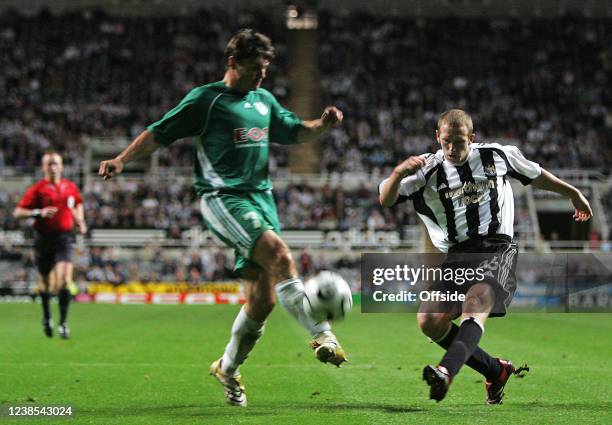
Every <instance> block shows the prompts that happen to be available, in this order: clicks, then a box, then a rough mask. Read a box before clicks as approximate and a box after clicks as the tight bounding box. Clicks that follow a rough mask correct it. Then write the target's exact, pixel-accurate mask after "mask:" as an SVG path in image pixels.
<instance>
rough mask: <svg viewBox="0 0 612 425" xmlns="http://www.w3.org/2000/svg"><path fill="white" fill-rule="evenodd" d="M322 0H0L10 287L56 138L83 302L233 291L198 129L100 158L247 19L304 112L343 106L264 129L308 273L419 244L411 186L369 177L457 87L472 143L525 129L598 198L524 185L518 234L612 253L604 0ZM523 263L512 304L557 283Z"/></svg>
mask: <svg viewBox="0 0 612 425" xmlns="http://www.w3.org/2000/svg"><path fill="white" fill-rule="evenodd" d="M327 3H328V2H321V4H320V5H319V6H320V7H319V8H317V7H316V5H315V2H312V1H297V2H293V3H291V2H289V3H287V2H281V1H270V0H268V1H259V2H255V3H254V2H241V1H237V0H233V1H225V2H224V5H225V7H224V8H223V9H221V8H219V7H217V6H214V4H215V2H212V1H193V0H183V1H177V0H175V1H173V2H167V1H154V2H145V1H135V0H133V1H123V2H117V1H106V2H105V1H95V0H79V1H54V2H47V1H42V0H41V1H26V2H24V1H6V0H5V1H3V2H1V3H0V7H1V9H0V49H1V50H2V52H3V54H2V58H1V59H0V108H1V111H2V113H1V114H0V145H1V147H2V149H1V150H0V179H1V181H2V184H1V186H0V205H1V207H2V208H0V223H1V224H2V229H1V230H0V244H1V246H2V248H1V252H0V299H2V300H3V301H20V302H21V301H22V302H28V301H30V300H32V299H35V296H36V289H35V288H36V271H35V268H34V267H33V264H32V253H31V249H30V247H31V244H32V231H31V230H30V228H29V226H28V225H27V224H18V223H17V222H16V221H15V220H14V219H13V218H12V217H11V211H12V209H13V208H14V206H15V204H16V202H17V200H18V199H19V197H20V196H21V195H22V193H23V191H24V190H25V188H26V187H27V186H28V185H30V184H32V183H33V182H34V181H35V180H36V179H38V178H40V170H39V168H40V167H39V160H40V154H41V152H42V151H43V150H44V149H45V148H48V147H51V146H52V147H55V148H56V149H58V150H60V152H61V153H62V155H63V157H64V163H65V166H66V169H65V176H66V177H68V178H70V179H73V180H74V181H75V182H76V183H77V184H78V185H79V187H80V188H81V189H82V191H83V193H84V198H85V206H86V219H87V223H88V225H89V227H90V231H89V233H88V234H87V235H86V236H85V237H84V238H83V237H80V236H79V237H78V238H77V248H76V250H75V255H74V262H75V276H74V279H75V283H76V284H77V286H78V287H79V289H80V294H79V295H78V296H77V300H78V301H81V302H94V301H95V302H97V303H116V302H118V303H204V304H209V303H236V302H241V301H242V300H243V297H242V289H241V287H240V285H239V284H238V283H237V281H236V278H235V276H234V275H233V273H232V257H233V255H232V253H231V252H230V251H228V250H225V249H223V248H222V247H221V246H220V245H219V244H218V243H217V242H216V241H215V240H214V239H213V238H212V237H211V235H210V234H209V232H207V231H206V230H205V227H203V225H202V220H201V217H200V213H199V208H198V204H199V203H198V201H197V199H196V197H195V196H194V193H193V191H192V188H191V173H192V170H191V167H192V148H191V145H190V143H189V141H179V142H177V143H175V144H174V145H172V146H171V147H170V148H168V149H161V150H160V151H159V152H157V153H156V154H155V155H154V156H153V157H152V158H151V159H150V160H147V161H141V162H139V163H137V164H134V165H133V166H131V167H129V168H128V172H126V173H125V174H124V175H122V176H121V177H119V178H117V179H115V180H113V181H111V182H106V183H103V182H102V181H101V180H100V179H99V178H98V176H97V174H96V171H97V167H98V163H99V161H100V160H102V159H108V158H110V157H111V156H114V155H115V154H117V153H118V152H119V151H120V150H122V149H123V148H124V147H125V146H126V145H127V144H128V143H129V142H130V140H131V139H132V138H133V137H134V136H135V135H137V134H138V133H139V132H140V131H141V130H142V129H143V128H144V127H145V126H146V125H147V124H149V123H151V122H154V121H155V120H157V119H158V118H159V117H160V116H161V115H162V114H163V113H164V112H165V111H166V110H168V109H170V108H171V107H172V106H174V105H175V104H176V103H177V102H178V101H179V100H180V99H181V98H182V96H183V95H184V94H185V93H187V92H188V91H189V90H190V89H191V88H193V87H195V86H198V85H202V84H205V83H208V82H211V81H216V80H219V79H221V78H222V75H223V70H224V66H225V63H224V60H223V47H224V45H225V43H226V41H227V40H228V38H229V36H230V35H231V34H232V33H233V32H235V30H237V29H238V28H241V27H252V28H254V29H256V30H260V31H262V32H264V33H266V34H268V35H269V36H270V37H271V38H272V40H273V42H274V44H275V46H276V49H277V59H276V60H275V61H274V63H273V66H272V68H271V75H270V76H269V78H268V79H267V80H266V81H265V82H264V87H266V88H268V89H269V90H271V91H272V92H273V93H274V94H275V95H276V96H277V98H278V99H279V100H280V101H281V103H283V104H285V105H286V106H288V107H290V108H291V109H293V110H295V111H296V112H297V113H298V114H299V115H300V116H302V117H305V118H311V117H315V116H317V115H318V114H319V113H320V111H321V110H322V107H323V106H324V105H328V104H335V105H336V106H338V107H339V108H341V109H342V110H343V111H344V115H345V122H344V124H343V125H342V126H341V127H339V128H336V129H334V130H333V131H331V132H330V133H328V134H326V135H325V136H324V137H322V139H321V142H320V143H319V144H311V145H303V146H298V147H291V148H289V149H287V148H284V147H278V146H277V147H274V148H273V149H272V152H273V153H272V157H271V159H270V168H271V172H272V176H273V182H274V184H275V195H276V198H277V202H278V209H279V216H280V219H281V222H282V224H283V228H284V233H283V237H284V239H285V240H286V241H287V243H288V244H289V245H290V247H291V248H292V249H293V254H294V257H295V259H296V261H297V263H298V268H299V271H300V273H301V274H302V275H303V276H304V277H308V276H311V275H313V274H314V273H316V272H317V271H319V270H322V269H332V270H337V271H339V272H340V273H342V274H343V275H344V276H345V277H346V278H347V280H348V281H349V282H350V283H351V285H352V287H353V289H354V290H355V291H358V290H359V287H360V282H359V255H360V253H361V252H387V251H412V252H420V251H422V250H423V237H422V228H421V226H420V224H419V223H418V220H417V218H416V215H415V213H414V211H413V209H412V206H411V205H409V204H404V205H402V206H400V207H396V208H394V209H392V210H385V209H383V208H381V207H380V206H379V205H378V203H377V185H378V183H379V182H380V181H381V180H382V179H383V178H384V177H385V176H386V175H388V174H389V172H390V170H391V169H392V167H393V166H394V165H395V164H396V163H398V162H399V161H400V160H401V159H403V158H405V157H407V156H409V155H413V154H420V153H423V152H431V151H434V150H435V149H437V147H436V145H435V141H434V138H433V133H434V130H435V124H436V119H437V116H438V114H439V113H440V112H442V111H443V110H445V109H448V108H450V107H461V108H463V109H466V110H467V111H468V112H470V113H471V114H472V116H473V118H474V122H475V129H476V134H477V140H478V141H485V140H486V141H495V142H498V143H502V144H514V145H517V146H519V147H520V148H521V149H522V151H523V152H524V153H525V155H526V156H527V157H528V158H529V159H532V160H534V161H537V162H539V163H540V164H541V165H542V166H544V167H545V168H547V169H549V170H551V171H553V172H554V173H555V174H557V175H558V176H559V177H561V178H564V179H566V180H567V181H569V182H570V183H572V184H573V185H575V186H577V187H578V188H580V190H582V191H583V193H585V194H586V196H587V197H588V198H589V200H590V202H591V205H592V207H593V211H594V218H593V219H592V220H591V221H590V222H588V223H586V224H577V223H574V222H573V221H572V220H571V212H572V210H571V209H570V203H569V202H568V201H567V200H565V199H561V198H560V197H557V196H555V195H552V194H550V193H545V192H542V191H539V190H533V189H532V188H531V187H529V186H527V187H523V186H522V185H520V184H514V183H513V188H514V190H515V204H516V213H515V231H516V239H517V240H518V241H519V244H520V247H521V249H522V251H524V252H534V253H551V252H568V251H571V252H592V253H597V255H598V256H599V258H604V259H606V258H609V257H607V256H609V255H610V254H609V251H610V249H611V245H610V242H609V241H610V237H611V224H612V220H611V218H612V212H610V210H611V207H612V180H611V177H610V172H609V170H610V165H609V164H610V163H612V110H611V109H610V99H611V95H612V94H611V92H610V87H611V84H610V75H612V50H611V46H610V37H611V35H612V34H611V31H612V30H611V28H612V25H611V23H612V18H611V16H612V6H610V4H609V2H605V1H590V2H586V3H584V2H570V1H565V2H557V1H546V0H538V1H513V2H512V4H511V5H510V6H508V5H507V4H506V3H507V2H501V1H479V0H466V1H464V2H461V5H460V6H453V5H452V2H447V1H443V0H436V1H428V2H418V1H409V2H402V1H393V2H389V1H387V2H380V3H376V2H364V1H361V2H351V1H336V2H333V4H334V7H333V9H332V8H331V6H330V5H328V4H327ZM330 3H331V2H330ZM383 3H384V4H383ZM536 269H537V267H536ZM543 273H544V272H543ZM584 273H586V274H587V275H588V273H589V270H585V271H584ZM519 282H520V283H522V285H521V284H520V285H519V292H518V294H517V301H518V302H521V300H522V302H526V303H533V302H537V301H538V300H541V299H543V298H545V297H546V294H545V289H544V286H542V285H540V286H538V285H539V283H540V282H539V276H538V275H537V273H536V274H535V275H534V274H533V273H532V272H529V273H528V275H521V273H519ZM521 288H522V289H521ZM538 288H540V289H538ZM557 302H561V301H560V299H558V298H557Z"/></svg>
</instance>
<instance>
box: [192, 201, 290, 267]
mask: <svg viewBox="0 0 612 425" xmlns="http://www.w3.org/2000/svg"><path fill="white" fill-rule="evenodd" d="M200 209H201V210H202V216H204V221H205V222H206V226H207V227H208V229H210V231H211V232H213V233H214V234H215V235H216V236H217V237H218V238H219V239H221V240H222V241H223V242H225V244H226V245H227V246H229V247H231V248H234V252H235V253H236V261H235V266H234V270H235V271H236V272H237V273H238V274H240V271H241V269H243V268H245V267H258V266H257V265H256V264H255V263H254V262H252V261H251V254H252V250H253V247H254V246H255V242H257V240H258V239H259V237H260V236H261V235H262V234H263V232H265V231H266V230H272V231H274V232H276V233H277V234H280V223H279V221H278V214H277V213H276V203H275V202H274V196H273V195H272V191H271V190H267V191H263V192H218V191H216V192H211V193H207V194H205V195H204V196H202V200H201V202H200Z"/></svg>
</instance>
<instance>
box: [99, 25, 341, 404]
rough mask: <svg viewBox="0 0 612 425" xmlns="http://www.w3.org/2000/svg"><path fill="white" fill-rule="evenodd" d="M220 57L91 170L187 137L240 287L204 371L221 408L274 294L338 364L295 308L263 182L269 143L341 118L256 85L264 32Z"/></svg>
mask: <svg viewBox="0 0 612 425" xmlns="http://www.w3.org/2000/svg"><path fill="white" fill-rule="evenodd" d="M225 57H226V60H227V69H226V72H225V76H224V77H223V80H222V81H219V82H216V83H211V84H207V85H204V86H201V87H197V88H195V89H193V90H192V91H191V92H190V93H189V94H187V96H186V97H185V98H184V99H183V100H182V101H181V102H180V103H179V104H178V106H176V107H175V108H174V109H172V110H170V111H169V112H168V113H166V115H164V117H163V118H162V119H161V120H159V121H157V122H156V123H154V124H152V125H150V126H149V127H148V128H147V129H146V130H145V131H143V132H142V133H141V134H140V135H139V136H138V137H137V138H136V139H135V140H134V141H133V142H132V143H131V144H130V145H129V146H128V147H127V148H126V149H125V150H124V151H123V152H121V153H120V154H119V155H118V156H117V157H116V158H114V159H111V160H108V161H102V162H101V163H100V169H99V174H100V175H101V176H103V178H104V179H105V180H106V179H109V178H111V177H113V176H115V175H117V174H119V173H121V172H122V170H123V168H124V166H125V164H127V163H128V162H131V161H134V160H137V159H139V158H143V157H146V156H148V155H150V154H151V153H152V152H154V151H155V150H156V149H158V148H159V147H161V146H167V145H169V144H171V143H172V142H174V141H175V140H177V139H181V138H185V137H193V141H194V144H195V189H196V192H197V194H198V196H200V197H201V210H202V215H203V217H204V220H205V222H206V225H207V226H208V228H209V229H210V230H211V231H212V232H213V233H215V234H216V235H217V236H218V237H219V238H220V239H221V240H223V241H224V242H225V243H226V244H227V245H228V246H230V247H232V248H234V250H235V254H236V266H235V269H236V271H237V273H238V274H239V275H240V276H241V277H242V278H243V279H244V280H245V281H246V282H247V285H246V294H247V302H246V304H245V305H244V306H243V308H242V309H241V310H240V312H239V313H238V316H237V317H236V319H235V321H234V324H233V326H232V332H231V338H230V341H229V343H228V344H227V347H226V348H225V353H224V354H223V356H222V357H221V358H220V359H219V360H217V361H215V362H213V364H212V365H211V375H213V376H214V377H215V378H216V379H217V380H218V381H219V382H220V383H221V384H222V385H223V387H224V388H225V394H226V398H227V401H228V403H230V404H233V405H237V406H246V404H247V399H246V395H245V390H244V385H243V383H242V380H241V376H240V374H239V373H238V367H239V366H240V365H241V364H242V363H243V362H244V361H245V359H246V358H247V356H248V354H249V353H250V351H251V350H252V349H253V347H254V346H255V343H256V342H257V340H258V339H259V338H260V337H261V335H262V333H263V330H264V322H265V320H266V318H267V317H268V315H269V314H270V312H271V311H272V308H273V307H274V304H275V300H276V298H278V300H279V301H280V303H281V304H282V305H283V306H284V307H285V308H286V309H287V310H288V311H289V313H290V314H291V315H292V316H293V317H295V318H296V319H297V320H298V321H299V322H300V323H301V324H302V325H303V326H304V328H306V329H307V330H308V332H310V334H311V336H312V338H313V340H312V342H311V347H312V348H313V349H314V350H315V355H316V357H317V358H318V359H319V360H320V361H322V362H330V363H332V364H334V365H336V366H340V364H341V363H342V362H344V361H346V355H345V353H344V351H343V350H342V347H341V346H340V344H339V343H338V341H337V339H336V337H335V336H334V334H333V333H332V332H331V328H330V325H329V323H328V322H316V321H314V320H313V319H311V318H310V317H309V316H308V315H306V313H305V312H304V309H303V306H302V298H303V294H304V284H303V283H302V281H301V279H300V278H299V277H298V273H297V270H296V266H295V263H294V260H293V258H292V257H291V252H290V250H289V248H288V247H287V245H286V244H285V242H283V240H282V239H281V237H280V236H279V235H280V226H279V221H278V216H277V213H276V205H275V203H274V198H273V196H272V184H271V182H270V179H269V176H268V156H269V143H270V142H273V143H282V144H294V143H302V142H308V141H311V140H315V139H317V138H318V137H319V136H320V135H321V134H322V133H323V132H325V131H326V130H328V129H329V128H330V127H332V126H333V125H334V124H336V123H339V122H341V121H342V112H341V111H340V110H339V109H337V108H335V107H333V106H330V107H327V108H325V110H324V111H323V114H322V115H321V118H319V119H315V120H310V121H304V120H301V119H300V118H298V117H297V116H296V115H295V114H294V113H292V112H290V111H288V110H286V109H285V108H283V107H282V106H281V105H280V104H279V103H278V102H277V100H276V99H275V98H274V96H273V95H272V94H271V93H270V92H269V91H267V90H265V89H263V88H260V85H261V82H262V80H263V79H264V78H265V77H266V72H267V69H268V66H269V65H270V61H271V60H272V59H273V58H274V48H273V46H272V43H271V42H270V39H269V38H268V37H266V36H265V35H262V34H260V33H257V32H254V31H253V30H250V29H244V30H241V31H239V32H238V33H237V34H236V35H234V36H233V37H232V38H231V39H230V41H229V42H228V44H227V47H226V48H225Z"/></svg>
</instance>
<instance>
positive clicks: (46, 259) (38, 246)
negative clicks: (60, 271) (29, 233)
mask: <svg viewBox="0 0 612 425" xmlns="http://www.w3.org/2000/svg"><path fill="white" fill-rule="evenodd" d="M73 240H74V235H73V233H72V232H59V233H41V232H38V233H37V234H36V240H35V241H34V260H35V262H36V267H37V268H38V272H39V273H40V274H44V275H46V274H49V272H50V271H51V270H53V267H54V266H55V264H56V263H58V262H60V261H67V262H72V242H73Z"/></svg>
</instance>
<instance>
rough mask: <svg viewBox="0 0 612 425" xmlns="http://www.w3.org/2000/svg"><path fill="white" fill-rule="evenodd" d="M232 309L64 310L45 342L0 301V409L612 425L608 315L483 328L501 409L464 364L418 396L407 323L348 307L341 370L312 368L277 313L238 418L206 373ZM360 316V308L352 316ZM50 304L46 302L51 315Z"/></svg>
mask: <svg viewBox="0 0 612 425" xmlns="http://www.w3.org/2000/svg"><path fill="white" fill-rule="evenodd" d="M238 308H239V307H238V306H151V305H146V306H135V305H130V306H120V305H73V308H72V311H71V328H72V333H73V339H71V340H69V341H63V340H59V339H58V338H57V337H55V338H53V339H51V340H49V339H47V338H46V337H44V336H43V334H42V331H41V329H40V325H39V323H40V312H39V310H40V306H38V305H27V304H26V305H10V304H4V305H0V405H1V406H3V411H4V412H6V410H7V406H9V405H10V406H22V405H64V404H71V405H73V406H74V411H75V417H74V418H73V419H63V420H61V421H60V420H58V419H50V418H41V419H36V420H31V419H19V420H17V419H14V420H13V419H9V418H7V417H6V413H4V416H3V417H0V422H2V423H15V424H25V423H40V424H52V423H53V424H55V423H61V424H63V423H65V424H70V423H78V424H104V425H108V424H122V425H123V424H147V425H152V424H300V425H303V424H326V425H329V424H379V423H380V424H404V423H406V424H464V423H465V424H513V425H514V424H530V425H535V424H612V384H611V383H612V364H611V362H610V360H611V356H612V336H611V335H612V315H609V314H514V315H511V316H509V317H506V318H502V319H492V320H490V321H489V322H488V323H487V331H486V333H485V335H484V337H483V341H482V346H483V347H484V348H485V349H487V350H489V351H490V352H491V353H492V354H494V355H503V356H506V357H507V358H511V359H512V360H513V361H515V362H516V363H522V362H525V361H526V362H528V363H529V366H530V367H531V372H530V373H529V374H528V375H527V377H526V378H524V379H517V378H512V379H511V381H510V382H509V384H508V387H507V389H506V393H507V395H506V400H505V401H506V402H505V404H504V405H501V406H486V405H484V398H485V393H484V385H483V382H482V378H481V377H480V376H479V375H477V374H476V373H475V372H473V371H472V370H470V369H469V368H467V367H466V368H464V369H463V370H462V372H461V373H460V374H459V375H458V376H457V378H456V379H455V381H454V382H453V385H452V387H451V390H450V393H449V395H448V396H447V398H446V399H445V400H444V401H443V402H442V403H439V404H436V403H435V402H433V401H431V400H428V399H427V387H426V385H425V384H424V383H423V382H422V381H421V379H420V372H421V369H422V367H423V366H424V365H426V364H428V363H435V362H437V361H438V360H439V359H440V357H441V355H442V351H441V349H439V348H438V347H437V346H436V345H435V344H430V343H428V342H427V340H426V339H425V338H424V337H423V336H422V335H421V334H420V333H419V331H418V330H417V328H416V324H415V317H414V315H413V314H397V315H391V314H370V315H366V314H361V313H360V312H358V311H354V312H353V313H352V314H351V315H350V316H349V317H348V319H347V320H346V321H345V322H344V323H339V324H337V326H336V327H335V330H336V333H337V335H338V336H339V337H340V340H341V342H342V343H343V345H344V347H345V348H346V350H347V353H348V355H349V359H350V363H349V364H348V365H346V366H345V367H342V368H340V369H337V368H335V367H333V366H330V365H323V364H320V363H319V362H318V361H316V360H315V358H314V356H313V354H312V353H311V351H310V349H309V348H308V346H307V341H308V338H307V335H306V333H305V332H304V331H303V330H302V329H301V328H300V327H299V326H298V324H297V323H296V322H294V321H293V320H292V319H290V317H289V316H288V315H287V314H286V313H285V312H284V311H283V310H282V309H281V308H277V309H276V310H275V311H274V313H273V314H272V317H271V318H270V320H269V321H268V324H267V326H266V332H265V334H264V337H263V338H262V339H261V340H260V342H259V344H258V345H257V347H256V348H255V350H254V352H253V353H252V356H251V357H250V358H249V359H248V361H247V363H246V364H245V365H244V366H243V367H242V374H243V376H244V380H245V384H246V387H247V395H248V398H249V407H248V408H246V409H241V408H236V407H232V406H228V405H225V403H224V398H223V391H222V388H221V386H220V385H219V384H217V382H216V381H214V380H213V379H212V378H211V377H210V376H208V367H209V364H210V363H211V361H213V360H215V359H216V358H217V357H219V355H220V354H221V353H222V351H223V348H224V346H225V343H226V342H227V338H228V334H229V330H230V326H231V323H232V320H233V318H234V316H235V314H236V313H237V311H238ZM357 309H358V307H357ZM56 310H57V306H54V311H56Z"/></svg>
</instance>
